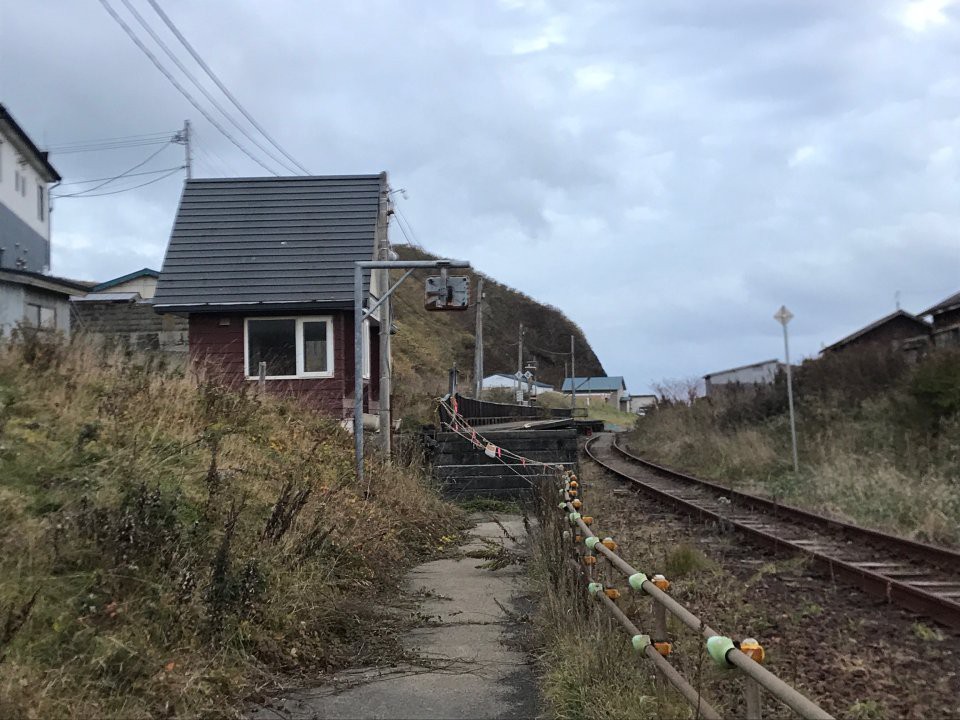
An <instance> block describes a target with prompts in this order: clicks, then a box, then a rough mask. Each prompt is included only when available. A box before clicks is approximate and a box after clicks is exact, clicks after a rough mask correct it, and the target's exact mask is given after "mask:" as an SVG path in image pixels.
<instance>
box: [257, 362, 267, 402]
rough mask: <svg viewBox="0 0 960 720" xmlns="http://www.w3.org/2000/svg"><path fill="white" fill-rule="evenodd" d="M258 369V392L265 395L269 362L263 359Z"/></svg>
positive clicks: (261, 395)
mask: <svg viewBox="0 0 960 720" xmlns="http://www.w3.org/2000/svg"><path fill="white" fill-rule="evenodd" d="M257 370H258V378H257V392H258V393H259V394H260V397H263V392H264V391H265V390H266V389H267V364H266V363H265V362H263V361H262V360H261V361H260V365H259V366H258V368H257Z"/></svg>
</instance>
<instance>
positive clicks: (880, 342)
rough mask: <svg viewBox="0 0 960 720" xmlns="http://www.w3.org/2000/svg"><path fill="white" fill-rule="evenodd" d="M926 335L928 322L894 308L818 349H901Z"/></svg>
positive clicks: (928, 327)
mask: <svg viewBox="0 0 960 720" xmlns="http://www.w3.org/2000/svg"><path fill="white" fill-rule="evenodd" d="M929 336H930V325H929V324H928V323H926V322H924V321H923V320H921V319H920V318H918V317H917V316H915V315H911V314H910V313H908V312H906V311H905V310H897V311H896V312H892V313H890V314H889V315H887V316H885V317H882V318H880V319H879V320H877V321H876V322H872V323H870V324H869V325H867V326H866V327H862V328H860V329H859V330H857V331H856V332H853V333H851V334H849V335H847V336H846V337H844V338H841V339H840V340H837V341H836V342H835V343H833V344H832V345H828V346H827V347H825V348H824V349H823V350H822V351H821V352H822V353H838V352H849V351H851V350H863V349H866V348H870V349H873V350H883V351H893V350H901V349H903V348H904V347H905V345H910V346H912V345H914V344H915V343H916V342H917V340H918V339H919V338H928V337H929Z"/></svg>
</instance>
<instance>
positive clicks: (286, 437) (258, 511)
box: [0, 339, 460, 718]
mask: <svg viewBox="0 0 960 720" xmlns="http://www.w3.org/2000/svg"><path fill="white" fill-rule="evenodd" d="M368 475H369V476H370V477H373V478H375V480H374V482H373V485H372V487H371V494H370V496H369V499H365V491H366V489H367V488H361V487H358V486H357V484H356V482H355V480H354V472H353V464H352V442H351V439H350V438H349V436H347V435H346V434H345V433H344V432H343V431H342V430H341V429H340V428H339V426H338V425H337V423H336V422H334V421H332V420H328V419H324V418H321V417H319V416H317V415H315V414H313V413H311V412H306V411H304V410H303V409H301V408H300V407H299V406H297V405H296V404H294V403H293V402H287V401H284V400H279V399H273V398H264V399H258V398H257V397H254V396H252V395H251V394H249V393H237V392H233V391H231V390H228V389H226V388H224V387H222V386H220V385H218V384H217V383H216V382H215V379H213V378H206V377H203V376H200V377H197V376H195V375H192V374H189V373H188V374H186V375H184V374H183V373H182V372H178V371H175V370H171V369H167V368H165V367H164V364H163V361H162V360H158V359H156V358H151V357H142V358H136V357H126V356H123V355H121V354H104V353H102V352H100V351H99V350H97V349H96V348H94V347H91V346H85V345H82V344H74V345H72V346H60V345H57V344H52V343H51V344H47V343H45V342H38V341H36V340H35V339H34V340H29V339H28V340H27V341H25V342H18V343H15V344H5V345H3V344H0V543H2V547H3V550H4V552H3V554H2V555H0V717H3V718H8V717H36V718H48V717H49V718H52V717H67V716H72V717H116V718H146V717H167V716H173V715H178V716H180V715H185V716H190V717H219V716H236V715H239V714H240V712H241V709H242V704H241V700H242V699H243V698H249V697H250V696H251V695H250V694H251V692H253V691H254V690H256V689H257V688H264V687H269V686H271V684H273V683H274V682H275V679H276V678H278V677H284V678H287V679H289V678H290V676H291V675H292V676H297V675H299V674H301V673H302V674H304V675H305V676H306V675H307V674H308V673H309V676H310V677H311V678H316V675H317V672H320V671H325V670H331V669H339V668H342V667H344V666H348V665H355V664H363V663H369V662H372V661H375V660H380V661H384V659H385V658H387V659H390V658H393V659H397V658H402V657H403V655H402V650H401V649H400V648H399V646H397V645H396V643H395V642H394V641H393V640H392V639H391V638H393V637H394V634H392V633H390V632H387V631H386V630H388V629H389V627H390V626H396V625H397V624H398V623H400V622H403V621H402V620H401V618H402V617H403V616H402V615H401V614H399V613H396V612H394V613H390V612H389V610H388V609H384V605H389V604H390V603H391V602H394V601H395V598H396V587H397V583H398V582H399V579H400V578H401V576H402V574H403V572H404V570H405V569H406V568H407V567H409V566H410V565H412V564H413V563H414V562H416V561H417V560H418V559H419V558H422V557H424V556H425V555H426V554H427V553H429V552H431V551H432V550H434V549H435V548H436V547H437V546H438V545H439V544H442V543H443V542H444V540H443V536H444V535H445V534H446V533H455V532H456V528H458V527H459V523H460V520H459V518H460V513H459V511H457V510H455V509H453V508H452V507H451V506H449V505H446V504H445V503H443V502H441V501H440V500H439V499H438V498H437V496H436V495H435V494H434V493H433V492H432V491H431V490H430V488H429V487H427V485H425V483H424V481H423V480H422V478H420V477H419V476H418V475H417V473H416V472H414V471H411V470H409V469H407V468H404V467H397V466H394V467H385V466H379V465H377V464H376V463H375V462H374V461H371V466H370V467H369V469H368ZM447 540H449V538H447Z"/></svg>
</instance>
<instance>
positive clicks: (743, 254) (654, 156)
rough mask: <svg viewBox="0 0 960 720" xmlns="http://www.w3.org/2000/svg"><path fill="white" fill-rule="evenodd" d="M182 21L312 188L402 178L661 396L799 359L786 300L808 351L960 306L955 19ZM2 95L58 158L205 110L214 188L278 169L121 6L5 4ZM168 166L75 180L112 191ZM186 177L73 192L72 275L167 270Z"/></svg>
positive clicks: (701, 12)
mask: <svg viewBox="0 0 960 720" xmlns="http://www.w3.org/2000/svg"><path fill="white" fill-rule="evenodd" d="M109 1H110V2H111V4H112V5H113V6H115V7H116V8H117V11H118V12H119V13H120V14H121V15H122V17H124V18H125V19H126V20H127V21H128V22H129V23H131V24H132V25H134V26H135V21H134V20H133V19H132V17H131V15H130V14H129V11H128V10H127V8H125V7H124V5H123V3H122V1H121V0H109ZM128 2H132V3H133V4H134V6H135V7H136V8H137V9H138V10H139V12H141V13H142V14H143V16H144V17H145V18H147V19H148V20H149V21H150V22H151V23H152V24H153V26H154V27H155V28H157V31H158V32H160V31H161V29H162V28H163V26H162V23H161V21H160V20H159V18H158V17H157V15H156V14H154V13H153V11H152V9H151V8H150V6H149V4H148V3H147V2H146V0H128ZM160 2H161V4H162V6H163V8H164V9H165V10H166V11H167V13H168V14H169V15H170V17H171V19H172V20H173V21H174V22H175V23H176V24H177V25H178V26H179V27H180V29H181V30H182V32H183V34H184V35H185V36H186V37H187V39H188V40H190V41H191V42H192V43H193V44H194V45H195V46H196V48H197V49H198V50H199V51H200V53H201V54H202V55H203V57H204V59H205V60H206V61H207V62H208V63H209V64H210V66H211V67H212V68H213V69H214V70H215V71H216V72H217V73H218V74H219V75H220V76H221V78H222V79H223V81H224V82H225V83H226V85H227V86H228V87H229V88H230V89H231V90H232V91H233V93H234V94H235V95H236V96H237V97H238V99H239V100H240V101H241V102H242V103H244V105H245V106H246V107H247V108H248V109H249V111H250V112H251V113H252V114H253V115H254V116H255V117H256V119H257V120H258V121H259V122H260V123H261V124H262V125H263V126H264V127H265V128H266V129H267V130H268V132H270V133H271V134H272V135H273V136H274V137H275V138H276V139H277V140H279V141H280V143H281V144H282V145H284V146H285V148H286V149H287V150H288V151H289V152H290V153H291V155H293V156H294V157H295V158H296V159H297V160H298V161H299V162H301V163H302V164H304V165H305V166H306V167H307V168H308V169H309V170H310V171H311V172H312V173H314V174H340V173H351V174H352V173H368V172H379V171H381V170H386V171H388V172H389V173H390V181H391V184H392V185H393V187H395V188H405V190H406V194H407V198H406V199H403V198H399V199H398V202H399V204H400V208H401V210H402V212H403V213H404V214H405V216H406V217H407V218H408V219H409V220H410V224H411V225H412V227H413V229H414V231H415V233H416V236H417V239H418V240H419V242H420V243H421V244H422V245H424V246H425V247H426V248H427V249H429V250H431V251H434V252H437V253H440V254H443V255H447V256H452V257H456V258H462V259H466V260H469V261H471V262H472V263H473V264H474V266H475V267H477V268H478V269H480V270H482V271H484V272H486V273H488V274H489V275H491V276H493V277H495V278H497V279H498V280H501V281H503V282H506V283H508V284H510V285H512V286H514V287H516V288H519V289H520V290H523V291H524V292H526V293H528V294H530V295H532V296H534V297H535V298H537V299H539V300H541V301H544V302H548V303H551V304H553V305H556V306H558V307H560V308H561V309H562V310H563V311H564V312H566V313H567V314H568V315H569V316H570V317H572V318H573V319H574V320H575V321H576V322H578V323H579V324H580V325H581V326H582V327H583V329H584V331H585V332H586V333H587V336H588V337H589V339H590V341H591V343H592V345H593V347H594V349H595V350H596V351H597V354H598V355H599V356H600V359H601V361H602V362H603V364H604V366H605V368H606V369H607V372H608V373H609V374H611V375H621V374H622V375H624V376H626V378H627V383H628V387H629V389H630V390H631V391H632V392H643V391H645V390H646V389H647V388H648V386H649V383H650V382H651V381H656V380H659V379H661V378H665V377H684V376H691V375H703V374H704V373H707V372H710V371H715V370H719V369H723V368H726V367H730V366H734V365H740V364H745V363H750V362H754V361H758V360H765V359H768V358H772V357H776V356H780V355H781V354H782V351H783V346H782V337H781V334H780V327H779V325H777V324H776V322H775V321H774V320H773V318H772V316H773V314H774V312H775V311H776V310H777V308H778V307H779V306H780V305H781V304H782V303H786V304H787V306H788V307H789V308H790V309H791V310H792V311H793V312H794V313H795V315H796V318H795V320H794V321H793V323H792V324H791V326H790V329H791V333H792V335H791V337H792V347H793V350H794V352H795V353H796V355H797V356H806V355H812V354H815V353H816V352H817V351H818V350H819V349H820V347H821V344H822V343H827V344H829V343H831V342H833V341H835V340H837V339H839V338H840V337H842V336H843V335H845V334H847V333H849V332H851V331H853V330H855V329H857V328H859V327H861V326H862V325H865V324H866V323H868V322H871V321H873V320H875V319H877V318H879V317H881V316H883V315H885V314H887V313H889V312H892V311H893V310H894V308H895V293H897V292H898V291H899V293H900V299H901V303H902V306H903V308H904V309H906V310H909V311H912V312H919V311H921V310H923V309H925V308H926V307H928V306H929V305H932V304H933V303H934V302H937V301H939V300H940V299H942V298H943V297H945V296H947V295H949V294H951V293H954V292H956V291H958V290H960V183H958V179H960V5H954V4H953V3H952V2H951V1H950V0H919V1H916V2H906V1H904V0H888V1H882V0H842V1H840V0H723V1H720V0H623V2H604V1H600V0H596V1H593V0H572V1H570V2H559V1H558V2H551V1H549V0H500V1H499V2H496V1H495V0H475V1H473V2H469V1H467V0H458V1H456V2H434V1H433V0H370V1H365V0H357V1H356V2H342V1H340V0H336V1H334V0H323V1H311V2H307V1H306V0H301V1H300V2H293V1H280V0H271V1H270V2H264V1H262V0H229V1H227V0H220V1H214V0H206V1H205V2H202V3H198V2H187V1H186V0H160ZM137 29H138V30H139V32H140V33H141V35H143V36H144V37H145V38H146V41H147V42H149V44H150V46H151V47H153V48H155V47H156V46H155V45H153V43H152V41H150V40H149V38H148V37H147V36H146V35H145V33H144V32H143V30H142V29H141V28H139V27H138V28H137ZM161 34H162V37H164V38H165V39H166V40H167V41H168V42H170V43H171V44H172V43H175V40H174V39H173V38H172V36H171V35H170V34H169V33H168V32H166V31H165V29H164V31H163V32H162V33H161ZM179 50H180V55H181V57H182V58H183V59H184V62H186V61H187V60H189V57H188V56H187V55H186V53H185V52H184V51H183V49H182V47H181V48H179ZM156 52H157V53H158V55H160V57H162V58H163V60H164V62H165V64H166V65H167V66H168V67H170V68H171V71H173V72H175V73H176V74H177V75H178V76H180V75H179V72H178V71H176V70H175V68H173V65H172V63H171V62H170V61H169V60H168V59H167V58H166V57H165V56H162V54H161V53H160V51H156ZM189 67H190V68H191V69H192V70H194V71H195V72H197V73H198V75H199V74H200V71H199V70H198V69H197V68H196V66H195V65H193V64H192V63H191V64H190V65H189ZM185 82H188V81H185ZM193 92H194V94H195V95H196V96H197V97H198V98H199V100H200V101H201V104H203V105H204V107H209V103H208V102H207V101H206V100H204V99H203V97H202V95H200V94H199V92H197V91H196V90H195V89H194V91H193ZM0 102H3V103H5V104H6V105H7V107H8V109H9V110H10V112H11V113H12V114H13V115H14V117H16V118H17V119H18V120H19V121H20V123H21V124H22V125H23V126H24V128H25V129H26V130H27V132H29V133H30V134H31V135H32V136H33V138H34V139H35V141H36V142H37V143H38V144H40V145H42V146H44V147H47V146H53V147H55V146H57V145H64V144H68V143H73V142H77V141H86V140H94V139H101V138H114V137H121V136H131V135H141V134H146V133H154V132H162V131H170V132H171V133H172V131H174V130H176V129H177V128H178V127H180V126H181V125H182V123H183V120H184V119H185V118H190V119H191V121H192V122H193V124H194V126H195V128H196V131H197V132H196V138H197V147H196V152H195V176H198V177H203V176H215V177H222V176H225V175H262V174H264V173H265V171H264V170H263V169H262V168H261V167H260V166H259V165H257V164H255V163H254V162H253V161H251V160H249V159H248V158H247V157H246V156H245V155H244V154H243V153H242V152H241V151H240V150H239V149H238V148H237V147H235V146H234V145H233V144H231V142H230V141H229V140H227V139H225V138H224V137H223V136H221V135H220V134H219V132H218V131H217V130H216V129H215V128H214V127H213V126H212V125H211V124H210V123H209V122H208V121H207V120H206V119H204V118H203V117H202V116H201V114H200V113H199V112H198V111H197V110H196V109H195V108H194V107H192V106H191V105H190V104H189V103H188V102H187V101H186V100H185V99H184V98H183V97H182V96H181V95H180V94H178V92H177V91H176V90H175V89H174V88H173V87H172V86H171V84H170V83H169V82H168V81H167V79H165V78H164V77H163V75H162V74H161V73H160V72H159V71H158V70H157V69H156V68H155V67H154V66H153V65H152V64H151V63H150V61H149V60H148V59H147V58H146V57H145V56H144V55H143V54H142V53H141V52H140V50H138V49H137V48H136V47H135V46H134V44H133V43H132V42H131V40H130V39H129V38H128V37H127V36H126V35H125V33H124V31H123V30H122V29H121V28H120V26H119V25H118V24H116V23H115V22H114V21H113V20H112V19H111V17H110V16H109V15H108V13H107V12H106V10H105V9H104V7H103V6H102V5H101V3H100V2H99V0H43V1H42V2H32V3H25V2H17V1H15V0H0ZM225 105H226V102H225ZM211 112H215V111H211ZM216 117H218V116H216ZM222 122H223V123H224V126H225V127H226V128H228V129H230V130H231V132H233V134H234V135H236V136H237V138H238V139H239V140H240V141H241V142H242V144H244V145H246V146H248V147H250V148H251V149H252V151H253V152H254V153H259V151H257V150H256V148H253V147H252V145H251V143H250V142H249V141H248V140H247V139H246V138H244V137H243V136H242V135H240V134H239V132H238V131H236V130H235V129H233V128H232V126H230V125H229V124H228V123H226V122H225V121H222ZM251 132H253V131H251ZM260 141H261V142H264V141H263V140H262V138H261V139H260ZM160 147H163V146H146V147H136V148H128V149H124V150H112V151H103V152H99V153H72V154H57V153H54V154H52V155H51V159H52V161H53V163H54V164H55V166H56V167H57V168H58V169H59V171H60V173H61V174H62V175H63V176H64V180H65V181H71V180H83V179H89V178H100V177H109V176H112V175H116V174H119V173H120V172H123V171H124V170H127V169H128V168H130V167H131V166H133V165H135V164H136V163H138V162H140V161H142V160H143V159H145V158H146V157H147V156H148V155H149V154H150V153H152V152H154V151H155V150H157V149H158V148H160ZM182 161H183V149H182V147H180V146H177V145H171V146H168V147H166V148H165V149H163V150H162V151H161V152H160V153H159V154H158V155H157V157H156V158H154V159H153V160H151V161H150V162H149V163H147V164H146V165H144V166H143V167H142V168H140V169H138V171H137V172H142V171H145V170H156V169H162V168H168V167H176V166H178V165H180V164H182ZM267 162H268V164H270V161H267ZM157 177H159V175H146V176H137V177H135V178H130V179H127V180H125V181H121V182H119V183H116V184H113V185H107V186H105V187H104V188H102V190H100V191H99V192H105V191H108V190H111V189H121V188H124V187H129V186H131V185H134V184H137V183H139V182H146V181H149V180H151V179H155V178H157ZM182 178H183V175H182V173H175V174H174V175H173V176H171V177H169V178H167V179H165V180H161V181H159V182H156V183H154V184H151V185H149V186H146V187H143V188H142V189H139V190H133V191H130V192H125V193H120V194H116V195H107V196H101V197H85V198H69V199H67V198H64V199H61V200H59V201H57V202H56V207H55V211H54V213H53V223H54V229H53V268H52V270H53V272H54V273H56V274H60V275H65V276H69V277H79V278H89V279H101V280H102V279H107V278H110V277H114V276H116V275H120V274H123V273H126V272H129V271H131V270H134V269H138V268H141V267H143V266H150V267H155V268H159V266H160V263H161V261H162V258H163V252H164V249H165V247H166V242H167V238H168V235H169V232H170V227H171V223H172V220H173V216H174V213H175V210H176V205H177V200H178V197H179V192H180V187H181V184H182ZM90 187H92V184H86V185H69V186H68V185H64V186H61V188H58V190H57V192H61V193H65V192H74V191H76V190H81V189H89V188H90ZM392 239H393V240H394V241H400V242H402V241H403V236H402V235H401V234H400V233H399V231H398V230H397V228H395V227H394V228H392ZM557 343H558V349H561V348H560V346H562V345H563V344H564V341H563V340H562V339H560V338H558V339H557Z"/></svg>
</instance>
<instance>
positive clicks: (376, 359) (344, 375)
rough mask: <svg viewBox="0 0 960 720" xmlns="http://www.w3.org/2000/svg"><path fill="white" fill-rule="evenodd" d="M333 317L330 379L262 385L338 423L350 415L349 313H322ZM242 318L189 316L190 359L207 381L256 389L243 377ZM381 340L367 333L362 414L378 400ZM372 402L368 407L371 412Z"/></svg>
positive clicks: (376, 333) (373, 330)
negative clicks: (367, 365)
mask: <svg viewBox="0 0 960 720" xmlns="http://www.w3.org/2000/svg"><path fill="white" fill-rule="evenodd" d="M324 314H325V315H331V316H332V317H333V377H332V378H292V379H288V380H267V381H266V382H267V389H268V390H269V391H270V392H271V393H280V394H284V395H290V396H294V397H296V398H298V399H300V400H302V401H303V402H304V403H306V404H307V405H309V406H310V407H312V408H315V409H316V410H318V411H320V412H322V413H324V414H326V415H331V416H333V417H337V418H346V417H352V414H353V313H348V312H326V313H324ZM245 317H255V316H253V315H243V314H227V313H222V314H203V315H191V316H190V358H191V360H192V361H193V362H194V363H197V364H200V365H202V366H203V367H204V369H205V371H206V372H207V374H208V376H209V377H212V378H214V379H217V380H219V381H221V382H224V383H226V384H229V385H231V386H239V385H242V384H243V383H245V382H246V383H256V382H257V381H256V380H247V379H246V378H245V377H244V372H243V370H244V362H243V320H244V318H245ZM379 339H380V336H379V330H378V328H377V327H376V326H375V325H374V326H372V327H371V328H370V370H371V372H370V375H371V380H370V381H367V380H365V381H364V410H365V411H366V412H376V411H377V410H378V408H379V403H378V399H379V395H380V371H379V369H380V341H379ZM371 399H372V401H373V403H372V406H371Z"/></svg>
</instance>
